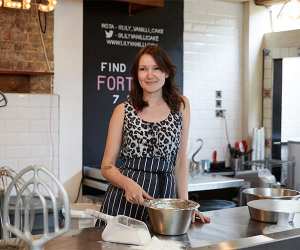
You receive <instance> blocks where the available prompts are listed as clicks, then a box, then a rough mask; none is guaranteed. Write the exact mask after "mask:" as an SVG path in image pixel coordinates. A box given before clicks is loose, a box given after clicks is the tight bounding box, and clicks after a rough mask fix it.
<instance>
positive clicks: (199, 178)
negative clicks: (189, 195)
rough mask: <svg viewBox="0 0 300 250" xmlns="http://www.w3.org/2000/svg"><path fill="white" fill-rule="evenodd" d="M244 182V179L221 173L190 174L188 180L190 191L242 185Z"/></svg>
mask: <svg viewBox="0 0 300 250" xmlns="http://www.w3.org/2000/svg"><path fill="white" fill-rule="evenodd" d="M243 183H244V180H243V179H238V178H233V177H227V176H222V175H219V174H212V173H207V174H195V175H193V174H190V176H189V181H188V191H189V192H191V191H203V190H213V189H223V188H232V187H241V186H242V185H243Z"/></svg>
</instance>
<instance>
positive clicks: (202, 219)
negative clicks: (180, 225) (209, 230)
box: [192, 210, 210, 223]
mask: <svg viewBox="0 0 300 250" xmlns="http://www.w3.org/2000/svg"><path fill="white" fill-rule="evenodd" d="M195 220H199V221H200V222H201V223H210V218H209V217H207V216H205V215H203V214H202V213H200V212H199V211H198V210H197V211H194V214H193V218H192V223H194V222H195Z"/></svg>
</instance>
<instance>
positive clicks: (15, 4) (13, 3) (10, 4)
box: [3, 0, 22, 9]
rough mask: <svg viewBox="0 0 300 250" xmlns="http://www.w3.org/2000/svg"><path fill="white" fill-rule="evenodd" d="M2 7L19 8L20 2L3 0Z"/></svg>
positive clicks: (20, 6)
mask: <svg viewBox="0 0 300 250" xmlns="http://www.w3.org/2000/svg"><path fill="white" fill-rule="evenodd" d="M3 7H6V8H12V9H21V8H22V3H21V2H17V1H11V0H4V2H3Z"/></svg>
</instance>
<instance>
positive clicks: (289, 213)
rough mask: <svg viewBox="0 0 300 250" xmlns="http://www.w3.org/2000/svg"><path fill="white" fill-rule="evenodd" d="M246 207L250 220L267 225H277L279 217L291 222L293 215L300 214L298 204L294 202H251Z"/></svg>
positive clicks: (267, 200) (299, 204)
mask: <svg viewBox="0 0 300 250" xmlns="http://www.w3.org/2000/svg"><path fill="white" fill-rule="evenodd" d="M247 206H248V209H249V213H250V217H251V219H253V220H257V221H261V222H267V223H277V222H278V220H279V218H280V217H281V219H282V220H284V221H286V222H291V221H293V219H294V215H295V213H299V212H300V202H299V201H296V200H276V199H263V200H253V201H249V202H248V203H247Z"/></svg>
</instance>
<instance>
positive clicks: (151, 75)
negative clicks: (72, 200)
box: [138, 54, 168, 93]
mask: <svg viewBox="0 0 300 250" xmlns="http://www.w3.org/2000/svg"><path fill="white" fill-rule="evenodd" d="M167 77H168V75H167V74H166V73H165V72H163V71H162V70H161V69H160V68H159V67H158V65H157V63H156V62H155V60H154V59H153V57H152V56H151V55H148V54H144V55H142V56H141V58H140V61H139V68H138V80H139V83H140V85H141V87H142V89H143V90H144V91H146V92H148V93H153V92H157V91H162V87H163V86H164V84H165V80H166V78H167Z"/></svg>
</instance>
